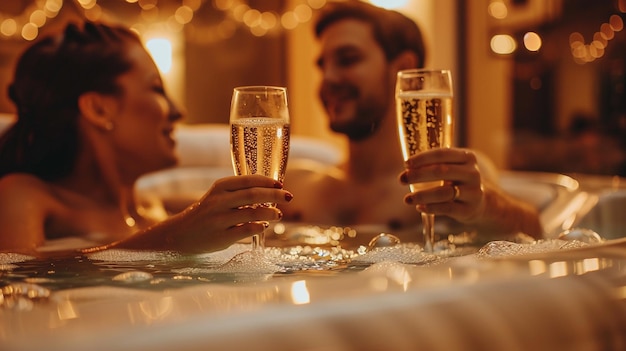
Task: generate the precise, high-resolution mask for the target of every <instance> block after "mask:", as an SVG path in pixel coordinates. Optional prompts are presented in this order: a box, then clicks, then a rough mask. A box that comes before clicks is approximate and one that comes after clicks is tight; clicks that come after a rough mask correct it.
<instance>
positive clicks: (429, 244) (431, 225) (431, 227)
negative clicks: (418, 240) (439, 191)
mask: <svg viewBox="0 0 626 351" xmlns="http://www.w3.org/2000/svg"><path fill="white" fill-rule="evenodd" d="M422 229H423V233H424V251H426V252H433V244H434V242H435V215H434V214H429V213H423V212H422Z"/></svg>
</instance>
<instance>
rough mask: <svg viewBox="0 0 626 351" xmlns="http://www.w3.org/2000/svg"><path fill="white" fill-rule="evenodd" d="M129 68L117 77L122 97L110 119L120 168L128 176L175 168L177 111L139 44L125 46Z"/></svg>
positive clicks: (150, 59) (154, 67)
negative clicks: (173, 132) (130, 63)
mask: <svg viewBox="0 0 626 351" xmlns="http://www.w3.org/2000/svg"><path fill="white" fill-rule="evenodd" d="M128 48H129V49H128V52H127V54H128V58H129V59H130V60H131V62H132V68H131V69H130V70H129V71H128V72H126V73H124V74H123V75H121V76H119V77H118V78H117V84H118V85H119V87H120V88H121V91H122V94H121V96H120V97H119V98H117V99H116V101H117V104H116V105H117V107H116V113H115V115H114V117H113V118H114V119H113V125H114V130H112V131H111V133H112V134H113V137H114V140H115V142H114V145H115V148H116V150H115V151H116V154H117V155H118V156H117V157H118V160H119V167H120V169H121V170H122V171H123V172H130V173H127V174H128V175H129V176H131V177H138V176H140V175H142V174H145V173H147V172H152V171H156V170H160V169H163V168H167V167H171V166H174V165H175V164H176V162H177V157H176V154H175V150H174V147H175V141H174V139H173V138H172V131H173V129H174V122H175V121H176V120H178V119H180V118H181V113H180V111H179V110H178V109H177V108H176V107H175V106H174V104H173V103H172V101H171V100H170V99H169V97H168V96H167V95H166V94H165V90H164V86H163V81H162V80H161V76H160V74H159V71H158V69H157V67H156V65H155V64H154V61H153V60H152V58H151V57H150V55H149V54H148V52H147V51H146V50H145V49H144V48H143V46H141V45H139V44H134V43H133V44H130V45H129V46H128Z"/></svg>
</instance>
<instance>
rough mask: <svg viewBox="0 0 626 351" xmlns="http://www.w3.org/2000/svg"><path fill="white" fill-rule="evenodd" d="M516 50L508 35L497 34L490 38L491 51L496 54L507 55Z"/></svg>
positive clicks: (513, 41)
mask: <svg viewBox="0 0 626 351" xmlns="http://www.w3.org/2000/svg"><path fill="white" fill-rule="evenodd" d="M515 49H517V43H516V42H515V39H513V37H512V36H510V35H508V34H497V35H494V36H493V37H491V50H492V51H493V52H495V53H496V54H500V55H508V54H511V53H513V52H514V51H515Z"/></svg>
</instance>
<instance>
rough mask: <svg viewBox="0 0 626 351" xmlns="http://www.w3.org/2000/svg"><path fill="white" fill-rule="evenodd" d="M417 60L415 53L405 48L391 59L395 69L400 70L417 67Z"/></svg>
mask: <svg viewBox="0 0 626 351" xmlns="http://www.w3.org/2000/svg"><path fill="white" fill-rule="evenodd" d="M418 61H419V58H418V57H417V54H415V53H414V52H412V51H408V50H406V51H403V52H401V53H400V54H399V55H398V56H396V58H395V59H393V62H392V63H393V65H395V66H396V67H395V68H396V71H401V70H404V69H412V68H417V63H418Z"/></svg>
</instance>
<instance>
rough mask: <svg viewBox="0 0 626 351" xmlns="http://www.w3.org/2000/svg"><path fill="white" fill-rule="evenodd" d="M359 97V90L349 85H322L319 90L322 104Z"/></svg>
mask: <svg viewBox="0 0 626 351" xmlns="http://www.w3.org/2000/svg"><path fill="white" fill-rule="evenodd" d="M358 96H359V90H358V89H357V88H356V87H355V86H353V85H349V84H329V83H324V84H322V87H321V89H320V97H321V99H322V101H323V102H326V101H328V100H331V99H350V98H356V97H358Z"/></svg>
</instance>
